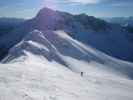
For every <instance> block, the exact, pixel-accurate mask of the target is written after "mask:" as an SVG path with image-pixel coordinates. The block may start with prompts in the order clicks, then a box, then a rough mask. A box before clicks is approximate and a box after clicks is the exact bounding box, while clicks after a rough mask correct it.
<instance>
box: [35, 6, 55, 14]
mask: <svg viewBox="0 0 133 100" xmlns="http://www.w3.org/2000/svg"><path fill="white" fill-rule="evenodd" d="M55 12H56V11H55V10H53V9H50V8H47V7H44V8H42V9H41V10H40V11H39V13H38V14H37V16H40V15H41V16H42V15H49V16H50V15H52V14H54V13H55Z"/></svg>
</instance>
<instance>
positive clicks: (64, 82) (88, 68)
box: [0, 30, 133, 100]
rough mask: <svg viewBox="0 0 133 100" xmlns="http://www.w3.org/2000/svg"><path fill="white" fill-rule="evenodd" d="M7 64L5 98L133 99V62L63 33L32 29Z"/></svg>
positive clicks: (1, 78)
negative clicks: (132, 78) (113, 55)
mask: <svg viewBox="0 0 133 100" xmlns="http://www.w3.org/2000/svg"><path fill="white" fill-rule="evenodd" d="M3 63H5V64H0V91H2V92H0V98H1V100H10V99H11V98H12V99H13V100H88V99H91V100H108V99H111V100H117V99H118V100H132V99H133V95H132V93H133V81H132V80H130V79H129V78H131V75H132V70H133V67H132V64H131V63H127V62H123V61H119V60H117V59H114V58H111V57H109V56H107V55H105V54H103V53H101V52H99V51H97V50H95V49H93V48H91V47H88V46H86V45H84V44H82V43H80V42H78V41H76V40H74V39H72V38H71V37H70V36H68V35H67V34H66V33H65V32H63V31H45V32H40V31H38V30H34V31H33V32H30V33H29V34H28V35H27V36H26V37H25V38H23V40H22V41H21V42H20V43H18V44H17V45H16V46H15V47H13V48H12V49H11V50H10V52H9V55H8V56H7V57H6V58H5V59H4V60H3ZM81 72H83V76H81V75H80V73H81Z"/></svg>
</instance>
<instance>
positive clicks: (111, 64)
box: [3, 30, 133, 78]
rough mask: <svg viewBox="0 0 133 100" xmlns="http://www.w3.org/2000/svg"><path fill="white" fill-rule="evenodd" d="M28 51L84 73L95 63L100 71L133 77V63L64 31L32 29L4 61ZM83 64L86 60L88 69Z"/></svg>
mask: <svg viewBox="0 0 133 100" xmlns="http://www.w3.org/2000/svg"><path fill="white" fill-rule="evenodd" d="M25 51H26V52H30V53H32V54H34V55H40V56H43V57H44V58H46V59H47V60H49V61H50V62H52V61H55V62H57V63H60V64H62V65H64V66H66V67H68V68H70V69H71V70H72V71H75V72H81V70H82V71H83V72H86V71H87V70H86V69H87V67H88V66H90V65H91V64H92V66H95V67H96V68H97V69H99V70H101V69H103V70H106V71H107V72H113V73H115V74H120V75H123V76H126V77H128V78H132V77H133V72H132V70H133V64H132V63H128V62H123V61H120V60H117V59H114V58H112V57H109V56H107V55H105V54H104V53H102V52H99V51H97V50H95V49H93V48H91V47H88V46H86V45H84V44H82V43H80V42H78V41H77V40H74V39H72V38H71V37H70V36H68V35H67V33H65V32H63V31H45V32H44V33H43V32H40V31H38V30H34V31H33V32H30V33H29V34H28V35H27V36H26V37H25V38H24V39H23V40H22V41H21V42H20V43H19V44H17V45H16V46H15V47H13V48H12V49H11V50H10V52H9V55H8V57H7V58H5V59H4V60H3V62H10V61H12V60H13V59H14V58H16V59H17V58H18V57H21V56H26V55H27V54H26V52H25ZM72 62H75V63H72ZM80 63H83V66H85V68H83V66H82V64H81V65H80ZM76 64H77V65H76ZM78 64H79V65H80V66H78Z"/></svg>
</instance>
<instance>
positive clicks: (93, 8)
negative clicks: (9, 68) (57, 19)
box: [0, 0, 133, 18]
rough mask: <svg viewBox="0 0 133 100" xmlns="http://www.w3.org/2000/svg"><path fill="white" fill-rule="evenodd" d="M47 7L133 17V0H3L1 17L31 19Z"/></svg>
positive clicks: (90, 13) (0, 5)
mask: <svg viewBox="0 0 133 100" xmlns="http://www.w3.org/2000/svg"><path fill="white" fill-rule="evenodd" d="M45 6H48V7H49V8H53V9H57V10H61V11H67V12H70V13H74V14H77V13H87V14H88V15H91V16H96V17H118V16H120V17H121V16H122V17H123V16H133V0H1V1H0V17H18V18H31V17H33V16H35V15H36V13H37V12H38V11H39V9H41V8H42V7H45Z"/></svg>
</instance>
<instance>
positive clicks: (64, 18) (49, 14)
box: [0, 8, 133, 61]
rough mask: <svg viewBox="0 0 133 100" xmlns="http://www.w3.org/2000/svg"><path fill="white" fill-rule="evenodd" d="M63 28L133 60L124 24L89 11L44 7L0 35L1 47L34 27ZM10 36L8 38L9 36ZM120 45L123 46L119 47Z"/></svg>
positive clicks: (117, 55)
mask: <svg viewBox="0 0 133 100" xmlns="http://www.w3.org/2000/svg"><path fill="white" fill-rule="evenodd" d="M35 29H37V30H40V31H42V32H45V31H47V30H51V31H57V30H63V31H65V32H66V33H67V34H69V35H70V36H71V37H73V38H74V39H76V40H79V41H81V42H83V43H85V44H87V45H89V46H92V47H94V48H96V49H98V50H100V51H102V52H104V53H106V54H108V55H110V56H113V57H116V58H119V59H122V60H127V61H133V56H132V54H133V53H132V51H133V45H132V43H133V41H132V40H130V39H129V37H128V35H127V34H129V33H128V32H126V31H125V30H124V29H123V28H122V27H121V26H119V25H116V24H110V23H107V22H105V21H103V20H101V19H98V18H95V17H93V16H88V15H86V14H79V15H72V14H69V13H66V12H60V11H55V10H52V9H49V8H43V9H41V10H40V11H39V13H38V14H37V15H36V16H35V17H34V18H32V19H30V20H27V21H25V22H24V23H23V24H21V25H19V27H17V28H16V29H15V30H14V31H12V32H11V33H8V34H6V35H5V36H3V37H0V47H1V48H3V45H4V47H6V50H8V49H10V48H11V47H12V46H14V45H15V44H17V43H18V42H19V41H21V40H22V38H23V37H24V36H25V35H27V34H28V33H29V32H31V31H33V30H35ZM7 38H8V39H7ZM118 47H119V48H118Z"/></svg>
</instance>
